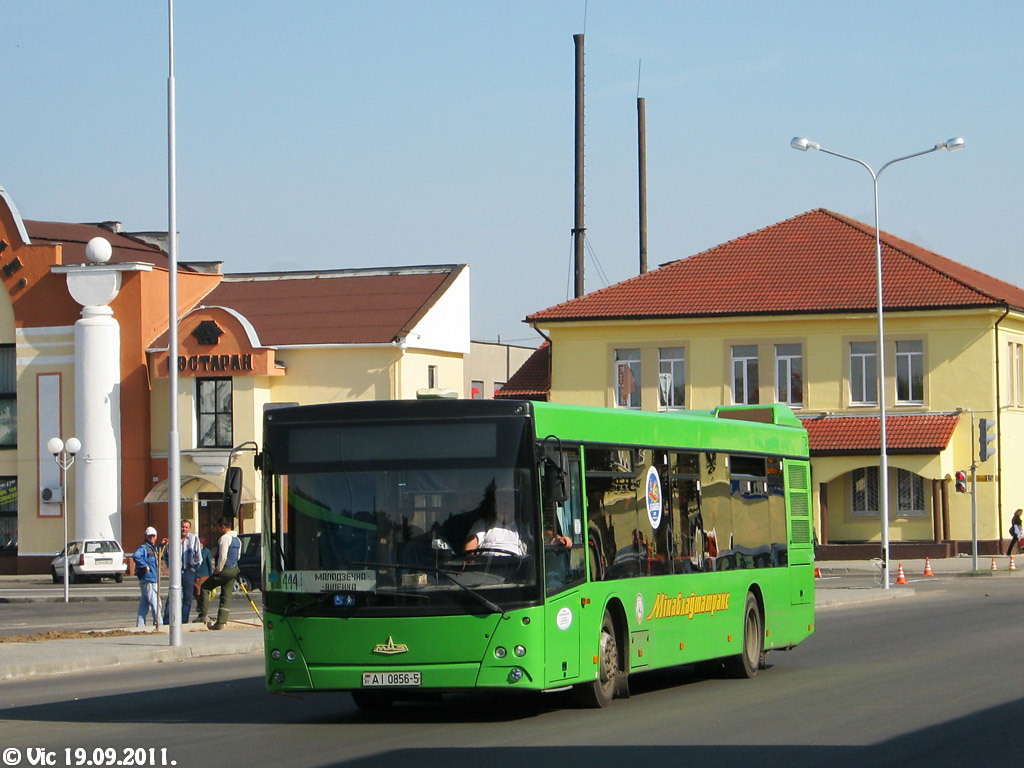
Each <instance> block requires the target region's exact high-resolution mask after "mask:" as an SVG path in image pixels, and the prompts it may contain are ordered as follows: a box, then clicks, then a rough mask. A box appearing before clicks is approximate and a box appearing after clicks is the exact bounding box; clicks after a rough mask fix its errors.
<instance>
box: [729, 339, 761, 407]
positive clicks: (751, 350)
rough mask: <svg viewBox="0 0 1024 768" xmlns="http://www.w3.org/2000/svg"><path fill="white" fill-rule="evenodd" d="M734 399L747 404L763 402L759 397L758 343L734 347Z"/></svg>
mask: <svg viewBox="0 0 1024 768" xmlns="http://www.w3.org/2000/svg"><path fill="white" fill-rule="evenodd" d="M732 401H733V402H734V403H744V404H747V405H754V404H756V403H759V402H761V401H760V398H759V397H758V374H757V345H756V344H741V345H739V346H735V347H733V348H732Z"/></svg>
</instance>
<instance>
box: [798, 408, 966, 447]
mask: <svg viewBox="0 0 1024 768" xmlns="http://www.w3.org/2000/svg"><path fill="white" fill-rule="evenodd" d="M959 420H960V416H959V414H955V413H953V414H936V413H927V414H914V415H905V416H886V417H885V437H886V443H888V447H889V453H892V454H901V453H902V454H911V453H939V452H940V451H942V450H944V449H945V448H946V446H947V445H949V439H950V437H952V435H953V430H954V429H956V425H957V423H958V422H959ZM800 421H801V422H803V425H804V427H805V428H806V429H807V436H808V438H809V439H810V450H811V456H840V455H852V454H860V453H878V452H879V451H880V446H881V444H882V441H881V439H880V437H881V436H880V435H879V421H878V416H823V417H822V416H817V417H808V418H802V419H800Z"/></svg>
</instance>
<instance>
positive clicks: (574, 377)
mask: <svg viewBox="0 0 1024 768" xmlns="http://www.w3.org/2000/svg"><path fill="white" fill-rule="evenodd" d="M1002 315H1003V313H1002V311H996V310H991V309H988V310H963V311H929V312H890V313H888V314H887V315H886V325H885V333H886V347H885V368H886V404H887V411H888V413H889V414H890V415H898V414H913V413H934V412H946V413H949V412H954V411H956V410H957V409H959V408H962V409H965V410H967V411H969V410H973V411H974V412H975V418H976V419H977V418H980V417H983V416H984V417H987V418H993V417H995V414H996V411H997V405H998V403H999V401H998V400H997V390H999V393H1000V394H1001V396H1002V398H1003V400H1002V402H1005V397H1006V395H1005V392H1006V383H1005V382H1006V377H1007V368H1008V361H1007V360H1006V359H1005V358H1006V357H1007V356H1008V352H1007V348H1006V342H1007V340H1008V339H1011V338H1012V339H1015V340H1017V341H1018V342H1019V343H1024V315H1021V314H1019V313H1013V314H1010V315H1008V316H1006V317H1005V318H1002V319H1001V320H1000V318H1001V317H1002ZM997 321H999V328H1000V331H999V342H998V348H999V357H1000V360H999V376H1000V383H999V386H997V378H996V377H997V360H996V349H997V344H996V334H995V331H994V326H995V324H996V322H997ZM538 327H539V328H540V330H541V331H542V332H543V333H544V334H545V335H547V336H549V337H550V338H551V339H552V343H553V359H552V380H551V400H552V401H554V402H565V403H579V404H585V405H596V406H605V407H614V402H615V399H614V398H615V374H614V371H615V366H614V352H615V350H616V349H619V348H629V349H640V350H641V393H642V407H643V409H644V410H657V409H658V407H659V406H658V389H657V386H658V384H657V371H658V350H659V348H660V347H684V348H685V350H686V405H687V407H688V408H691V409H712V408H714V407H716V406H718V405H721V404H728V403H731V402H732V389H731V386H732V384H731V382H732V370H731V368H732V358H731V351H732V350H731V348H732V346H733V345H740V344H744V345H749V344H756V345H757V346H758V356H759V367H760V377H759V384H760V386H759V395H760V400H761V402H762V403H771V402H775V399H776V393H775V345H776V344H786V343H799V344H801V345H802V351H803V376H804V403H803V407H802V408H799V409H795V410H796V413H797V415H798V416H811V415H816V414H821V413H830V414H837V413H848V414H856V413H864V414H865V415H868V414H871V415H877V413H878V406H877V405H867V406H858V405H854V404H853V403H851V401H850V395H849V392H850V386H849V376H850V370H849V368H850V362H849V359H850V354H849V344H850V342H853V341H867V342H873V341H875V340H876V338H877V320H876V318H875V317H874V316H873V315H870V314H864V315H839V314H837V315H803V316H792V317H788V316H786V317H750V318H740V317H733V318H723V319H707V318H702V319H683V320H643V321H628V322H622V321H603V322H589V323H584V322H574V323H549V324H540V325H539V326H538ZM900 340H921V341H922V342H923V352H924V370H925V381H924V402H923V403H921V404H905V403H897V402H896V353H895V349H896V341H900ZM976 440H977V438H976V436H975V435H972V433H971V414H970V413H969V412H965V413H963V414H962V415H961V417H960V421H959V425H958V427H957V429H956V430H955V432H954V434H953V437H952V439H951V440H950V443H949V446H948V447H947V449H946V450H944V451H942V452H941V453H940V454H937V455H930V456H916V455H901V454H898V453H895V454H894V453H890V457H889V465H890V468H891V472H892V476H891V478H890V484H891V491H890V494H889V503H890V518H891V521H892V531H891V534H890V535H891V538H892V539H893V540H903V539H907V540H930V539H932V537H933V532H932V514H931V493H932V484H931V480H932V479H933V478H937V479H949V481H950V485H949V503H950V524H951V528H952V531H951V533H952V537H953V538H955V539H969V538H970V536H971V511H970V508H971V494H970V493H967V494H957V493H955V492H954V491H953V485H952V477H953V474H954V473H955V472H956V470H958V469H964V470H967V469H969V467H970V464H971V458H972V455H976V453H977V443H976ZM999 445H1000V449H999V452H998V453H997V455H996V456H995V457H993V458H992V459H990V460H988V461H986V462H984V463H979V464H978V465H977V466H978V469H977V472H978V474H979V475H993V476H998V477H1000V478H1001V480H1000V481H999V482H994V481H993V482H979V483H978V493H977V505H978V519H979V538H980V539H999V538H1001V537H1005V536H1006V528H1007V527H1008V526H1009V518H1010V516H1011V515H1012V513H1013V510H1014V509H1016V508H1017V507H1018V506H1024V477H1018V475H1019V473H1014V472H1013V470H1012V468H1011V469H1010V471H1009V472H1003V471H1001V462H1002V461H1003V460H1006V459H1007V457H1012V456H1017V455H1021V450H1022V449H1024V407H1004V408H1002V410H1001V412H1000V444H999ZM877 461H878V459H877V455H874V454H872V455H865V456H857V457H820V458H816V459H814V460H813V461H812V476H813V481H814V483H815V491H817V490H818V484H819V483H822V482H827V483H829V488H828V494H829V495H828V500H829V526H828V527H829V534H830V539H832V540H877V539H879V538H880V532H879V531H878V516H877V515H876V516H875V517H874V518H870V517H859V516H853V515H851V514H850V512H849V508H850V504H851V501H852V499H851V490H850V476H849V472H851V471H852V470H853V469H854V468H856V467H860V466H867V465H875V466H877ZM896 468H903V469H906V470H909V471H912V472H915V473H917V474H920V475H921V476H922V477H924V478H925V496H926V511H925V515H924V516H923V517H914V518H901V517H900V516H899V515H898V514H896V509H897V499H896V483H895V469H896ZM1000 502H1002V507H1001V506H1000ZM815 514H816V515H819V516H820V505H819V504H818V499H817V493H815ZM818 519H819V522H820V517H819V518H818Z"/></svg>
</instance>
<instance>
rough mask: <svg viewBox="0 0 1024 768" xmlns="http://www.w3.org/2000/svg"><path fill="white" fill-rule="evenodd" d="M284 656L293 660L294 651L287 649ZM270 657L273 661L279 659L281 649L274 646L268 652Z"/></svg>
mask: <svg viewBox="0 0 1024 768" xmlns="http://www.w3.org/2000/svg"><path fill="white" fill-rule="evenodd" d="M284 657H285V659H287V660H288V661H295V651H287V652H286V653H285V655H284ZM270 658H272V659H273V660H274V661H279V660H280V659H281V651H279V650H278V649H277V648H275V649H274V650H272V651H271V652H270Z"/></svg>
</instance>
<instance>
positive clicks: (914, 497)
mask: <svg viewBox="0 0 1024 768" xmlns="http://www.w3.org/2000/svg"><path fill="white" fill-rule="evenodd" d="M896 509H897V511H898V512H899V514H901V515H923V514H924V478H923V477H921V476H920V475H916V474H914V473H913V472H908V471H907V470H905V469H897V470H896Z"/></svg>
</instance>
